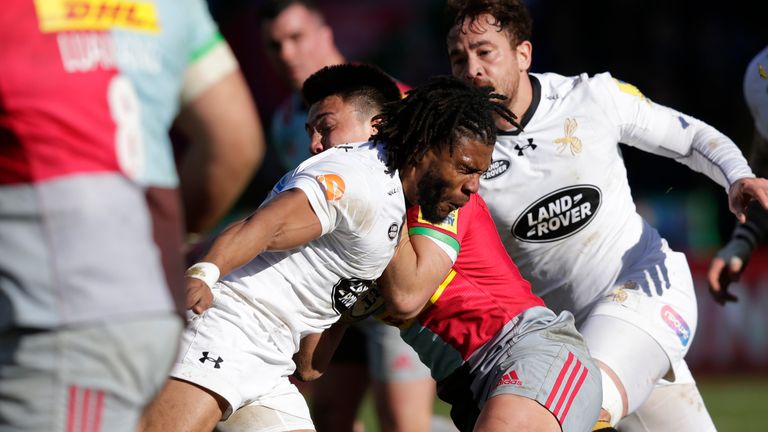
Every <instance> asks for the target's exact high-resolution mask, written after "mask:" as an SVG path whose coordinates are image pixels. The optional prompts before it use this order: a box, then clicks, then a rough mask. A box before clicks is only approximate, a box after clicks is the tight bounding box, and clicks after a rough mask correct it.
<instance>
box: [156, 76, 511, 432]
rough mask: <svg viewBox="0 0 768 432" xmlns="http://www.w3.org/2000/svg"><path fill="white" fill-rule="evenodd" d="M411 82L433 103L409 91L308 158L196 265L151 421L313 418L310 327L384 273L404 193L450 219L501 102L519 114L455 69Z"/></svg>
mask: <svg viewBox="0 0 768 432" xmlns="http://www.w3.org/2000/svg"><path fill="white" fill-rule="evenodd" d="M414 92H415V93H416V94H421V95H422V96H421V98H419V99H425V98H426V99H428V100H434V101H436V102H435V105H423V104H415V106H414V104H413V103H412V102H411V101H412V99H411V98H405V99H403V100H401V101H398V102H397V103H395V104H393V105H390V106H388V107H387V108H385V110H384V111H383V112H382V114H381V115H380V123H379V126H378V127H379V129H378V130H379V133H378V134H377V135H376V140H374V141H372V142H366V143H358V144H354V145H347V146H339V147H336V148H334V149H330V150H328V151H325V152H323V153H322V154H319V155H317V156H314V157H312V158H310V159H308V160H307V161H305V162H304V163H302V164H301V165H299V166H298V167H297V168H296V169H295V170H293V171H291V172H290V173H288V174H287V175H286V176H284V177H283V178H282V179H281V180H280V182H278V184H277V185H276V186H275V188H274V191H273V193H271V194H270V196H269V197H268V198H267V200H265V202H264V203H263V204H262V206H261V207H260V208H259V209H258V210H257V211H256V212H255V213H254V214H253V215H251V216H250V217H248V218H247V219H245V220H243V221H240V222H238V223H235V224H233V225H232V226H230V227H229V228H227V229H226V230H225V231H224V232H223V233H222V234H221V235H220V236H219V237H218V238H217V239H216V240H215V242H214V243H213V245H212V247H211V250H210V251H209V252H208V253H207V254H206V256H205V257H204V258H203V262H200V263H198V264H195V265H194V266H192V267H191V268H190V269H189V270H188V271H187V279H186V281H187V306H188V307H189V308H191V309H192V312H193V313H194V314H197V315H194V314H193V316H192V322H191V323H190V326H189V328H188V329H187V330H186V332H185V333H184V336H183V340H182V348H181V351H180V355H179V359H178V361H177V363H176V365H175V367H174V370H173V371H172V373H171V375H172V379H170V380H169V381H168V383H167V385H166V386H165V388H164V389H163V390H162V391H161V393H160V395H159V396H158V398H157V399H156V400H155V401H154V402H153V404H152V405H150V407H149V408H148V411H147V413H146V415H145V417H144V419H143V423H142V427H143V430H148V431H163V432H168V431H184V432H189V431H210V430H211V429H212V428H213V427H214V426H215V425H216V423H217V422H218V421H219V420H222V419H226V418H227V417H228V416H229V415H230V414H231V413H232V412H233V411H234V410H237V409H239V408H240V407H242V406H246V405H250V406H255V407H258V408H259V409H260V410H261V411H262V412H261V413H259V414H258V415H257V416H256V417H257V418H258V419H259V423H256V424H251V425H250V426H249V428H248V430H263V431H293V430H297V431H298V430H313V429H314V427H313V424H312V420H311V419H310V417H309V411H308V408H307V405H306V402H305V401H304V400H303V398H302V397H301V395H300V394H299V393H298V390H297V389H296V388H295V386H293V385H292V384H290V382H289V381H288V377H289V376H290V375H291V374H292V373H293V371H294V368H295V365H294V363H293V360H292V356H293V354H294V353H296V352H297V351H298V348H299V341H300V339H301V338H302V337H304V336H306V335H309V334H312V333H319V332H321V331H323V330H324V329H326V328H328V327H329V326H330V325H331V324H333V323H334V322H335V321H336V320H337V319H338V318H339V315H340V314H342V313H344V312H345V311H346V310H347V309H348V308H349V307H350V306H351V305H352V304H353V303H354V302H355V300H356V299H357V297H358V296H359V295H361V294H363V293H364V292H366V291H367V290H368V288H369V286H370V285H371V284H372V282H373V280H375V279H376V278H377V277H378V276H379V275H380V274H381V273H382V271H383V270H384V267H385V266H386V265H387V263H388V262H389V260H390V258H391V257H392V255H393V254H394V252H395V246H396V244H397V242H398V239H399V238H400V230H401V227H402V224H403V220H404V216H405V205H406V202H409V203H418V204H420V205H421V206H422V208H423V210H424V215H425V217H427V218H429V219H430V220H442V219H443V218H445V217H446V216H447V215H448V214H449V213H450V212H451V211H453V210H455V209H456V208H458V207H461V206H462V205H464V204H465V203H466V202H467V201H468V200H469V197H470V195H471V194H472V193H474V192H476V191H477V188H478V187H479V180H480V172H482V171H484V170H485V169H487V168H488V165H489V164H490V160H491V153H492V149H493V144H494V141H495V139H496V131H495V127H494V120H493V115H494V114H495V113H498V112H502V113H506V114H507V115H509V111H508V110H506V108H504V107H503V106H501V105H500V104H499V102H496V101H495V95H492V94H490V91H489V90H487V89H485V90H478V89H475V88H473V87H472V86H470V85H467V84H465V83H463V82H462V81H460V80H457V79H443V80H435V81H431V82H430V83H429V84H427V85H425V86H422V87H420V88H418V89H415V90H414ZM510 118H511V117H510ZM220 276H221V280H220V281H219V279H220Z"/></svg>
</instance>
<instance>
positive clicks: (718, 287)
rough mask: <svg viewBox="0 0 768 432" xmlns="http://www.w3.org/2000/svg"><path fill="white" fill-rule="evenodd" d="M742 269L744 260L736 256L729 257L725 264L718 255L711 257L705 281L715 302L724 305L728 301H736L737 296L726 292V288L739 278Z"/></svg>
mask: <svg viewBox="0 0 768 432" xmlns="http://www.w3.org/2000/svg"><path fill="white" fill-rule="evenodd" d="M743 269H744V261H743V260H742V259H741V258H739V257H737V256H734V257H731V258H730V260H729V261H728V263H727V264H726V262H725V260H724V259H723V258H721V257H719V256H716V257H715V258H713V259H712V262H711V263H710V264H709V271H708V272H707V282H709V293H710V294H711V295H712V298H713V299H714V300H715V301H716V302H718V303H719V304H721V305H725V304H726V303H728V302H735V301H738V298H737V297H736V296H735V295H733V294H731V293H730V292H728V289H729V287H730V285H731V283H732V282H737V281H738V280H739V278H740V277H741V271H742V270H743Z"/></svg>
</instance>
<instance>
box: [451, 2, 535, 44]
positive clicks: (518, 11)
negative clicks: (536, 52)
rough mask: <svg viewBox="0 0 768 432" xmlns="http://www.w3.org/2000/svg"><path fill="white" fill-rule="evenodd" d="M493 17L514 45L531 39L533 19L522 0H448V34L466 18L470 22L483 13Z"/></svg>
mask: <svg viewBox="0 0 768 432" xmlns="http://www.w3.org/2000/svg"><path fill="white" fill-rule="evenodd" d="M484 14H488V15H490V16H492V17H493V19H494V22H493V23H492V24H493V25H494V26H495V27H496V28H498V29H499V31H506V32H507V35H508V36H509V42H510V43H511V44H512V46H513V47H515V46H517V45H518V44H520V42H523V41H529V40H531V34H532V31H533V20H532V19H531V14H530V13H529V12H528V8H527V7H526V6H525V5H524V4H523V2H522V1H521V0H448V2H447V4H446V9H445V18H446V20H445V24H446V32H445V33H446V34H447V33H448V31H449V30H450V29H451V28H453V27H455V26H457V25H458V26H461V25H462V24H463V23H464V21H465V20H469V22H470V24H471V23H472V22H474V21H475V20H477V18H479V17H480V16H481V15H484Z"/></svg>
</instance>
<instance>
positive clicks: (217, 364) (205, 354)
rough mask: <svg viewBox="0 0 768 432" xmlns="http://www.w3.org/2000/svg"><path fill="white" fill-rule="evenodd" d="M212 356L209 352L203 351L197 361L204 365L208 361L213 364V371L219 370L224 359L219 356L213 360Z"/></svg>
mask: <svg viewBox="0 0 768 432" xmlns="http://www.w3.org/2000/svg"><path fill="white" fill-rule="evenodd" d="M214 355H215V354H214ZM214 355H211V352H210V351H203V356H202V357H200V359H199V360H200V363H202V364H205V362H207V361H209V362H211V363H213V368H214V369H221V364H222V363H223V362H224V359H223V358H221V357H220V356H216V357H215V358H214Z"/></svg>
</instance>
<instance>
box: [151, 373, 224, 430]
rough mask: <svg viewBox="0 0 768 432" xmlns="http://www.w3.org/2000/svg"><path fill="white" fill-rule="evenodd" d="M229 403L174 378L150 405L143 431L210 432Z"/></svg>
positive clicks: (200, 388) (213, 394)
mask: <svg viewBox="0 0 768 432" xmlns="http://www.w3.org/2000/svg"><path fill="white" fill-rule="evenodd" d="M226 406H227V402H226V401H224V400H223V399H221V397H220V396H218V395H216V394H215V393H212V392H210V391H208V390H206V389H203V388H202V387H198V386H196V385H194V384H192V383H189V382H186V381H180V380H177V379H174V378H170V379H169V380H168V382H166V384H165V387H163V389H162V390H160V393H159V394H158V395H157V397H156V398H155V399H154V400H153V401H152V403H150V404H149V406H148V407H147V409H146V410H145V411H144V415H143V416H142V418H141V421H140V423H139V431H140V432H153V431H156V432H198V431H199V432H210V431H211V430H213V428H214V426H216V423H218V421H219V420H221V416H222V414H223V412H224V409H225V408H223V407H226Z"/></svg>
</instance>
